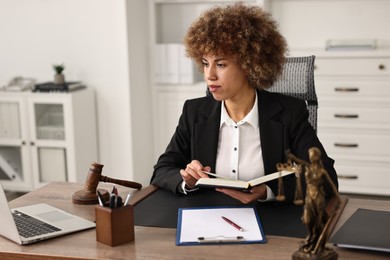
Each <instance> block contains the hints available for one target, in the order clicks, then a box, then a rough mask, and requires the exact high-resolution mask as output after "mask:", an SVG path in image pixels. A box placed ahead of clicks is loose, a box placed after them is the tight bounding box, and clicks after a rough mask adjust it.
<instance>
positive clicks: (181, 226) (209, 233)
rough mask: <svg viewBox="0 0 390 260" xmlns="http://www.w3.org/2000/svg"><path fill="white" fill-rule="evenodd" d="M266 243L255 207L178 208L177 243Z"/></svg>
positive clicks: (181, 244) (179, 244)
mask: <svg viewBox="0 0 390 260" xmlns="http://www.w3.org/2000/svg"><path fill="white" fill-rule="evenodd" d="M223 217H224V218H225V219H224V218H223ZM266 242H267V240H266V237H265V235H264V231H263V228H262V225H261V222H260V218H259V216H258V214H257V210H256V208H255V207H252V206H242V207H241V206H240V207H195V208H179V210H178V221H177V229H176V245H178V246H188V245H205V244H254V243H266Z"/></svg>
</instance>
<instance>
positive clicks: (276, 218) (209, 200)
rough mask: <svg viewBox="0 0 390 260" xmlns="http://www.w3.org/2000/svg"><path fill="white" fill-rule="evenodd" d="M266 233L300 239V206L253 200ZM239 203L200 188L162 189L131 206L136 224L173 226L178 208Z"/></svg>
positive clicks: (302, 230)
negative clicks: (182, 193)
mask: <svg viewBox="0 0 390 260" xmlns="http://www.w3.org/2000/svg"><path fill="white" fill-rule="evenodd" d="M252 205H254V206H255V207H256V208H257V211H258V213H259V216H260V219H261V223H262V225H263V229H264V233H265V234H266V235H274V236H287V237H298V238H304V237H305V236H306V234H307V231H306V227H305V226H304V225H303V223H302V221H301V216H302V212H303V209H302V206H296V205H294V204H287V203H279V202H265V203H260V202H255V203H253V204H252ZM211 206H243V204H241V203H240V202H239V201H237V200H235V199H232V198H230V197H229V196H226V195H225V194H223V193H220V192H216V191H214V190H207V189H205V190H201V191H197V192H194V193H192V194H190V195H188V196H178V195H175V194H173V193H171V192H169V191H166V190H161V189H160V190H157V191H156V192H155V193H153V194H152V195H150V196H149V197H147V198H146V199H144V200H143V201H141V202H140V203H138V204H137V205H136V206H135V207H134V221H135V225H137V226H149V227H165V228H176V227H177V213H178V209H179V208H190V207H211Z"/></svg>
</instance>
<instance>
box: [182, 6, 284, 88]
mask: <svg viewBox="0 0 390 260" xmlns="http://www.w3.org/2000/svg"><path fill="white" fill-rule="evenodd" d="M184 44H185V46H186V55H187V56H188V57H190V58H192V59H193V60H194V61H195V62H196V63H197V65H198V66H199V68H200V70H201V71H202V69H201V68H202V57H203V55H205V54H214V55H227V56H233V57H235V58H236V59H237V61H238V63H239V64H240V66H241V68H242V69H243V70H244V72H246V73H247V75H248V81H249V84H250V85H251V86H252V87H255V88H259V89H267V88H269V87H271V86H272V84H273V82H274V81H275V80H276V78H277V77H278V76H279V74H280V72H281V71H282V68H283V64H284V62H285V55H286V52H287V43H286V40H285V39H284V37H283V36H282V35H281V34H280V33H279V31H278V28H277V24H276V22H275V21H274V20H273V19H272V18H271V15H270V14H269V13H267V12H266V11H264V10H263V9H262V8H261V7H259V6H252V5H246V4H244V3H242V2H237V3H235V4H232V5H226V6H216V7H212V8H210V9H208V10H206V11H205V12H204V13H203V14H202V15H201V16H200V17H199V18H198V19H197V20H195V21H194V22H193V23H192V24H191V26H190V28H189V29H188V31H187V34H186V35H185V37H184Z"/></svg>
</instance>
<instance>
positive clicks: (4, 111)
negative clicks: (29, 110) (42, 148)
mask: <svg viewBox="0 0 390 260" xmlns="http://www.w3.org/2000/svg"><path fill="white" fill-rule="evenodd" d="M25 118H26V106H25V102H24V99H23V98H20V97H15V96H6V95H1V96H0V182H1V183H2V185H3V187H4V189H15V190H20V191H24V190H29V189H30V188H31V171H30V169H29V168H28V167H27V166H26V165H28V164H29V154H28V136H27V135H28V134H27V129H26V128H27V127H26V124H25V123H24V122H25Z"/></svg>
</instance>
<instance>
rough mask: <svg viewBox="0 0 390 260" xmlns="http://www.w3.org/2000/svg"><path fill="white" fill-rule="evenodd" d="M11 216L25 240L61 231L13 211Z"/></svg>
mask: <svg viewBox="0 0 390 260" xmlns="http://www.w3.org/2000/svg"><path fill="white" fill-rule="evenodd" d="M12 215H13V217H14V220H15V223H16V227H17V229H18V232H19V234H20V235H21V236H23V237H26V238H28V237H34V236H39V235H43V234H49V233H53V232H56V231H61V229H59V228H57V227H55V226H52V225H50V224H47V223H45V222H43V221H40V220H39V219H36V218H34V217H31V216H29V215H26V214H24V213H22V212H19V211H17V210H15V211H14V212H13V213H12Z"/></svg>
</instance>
